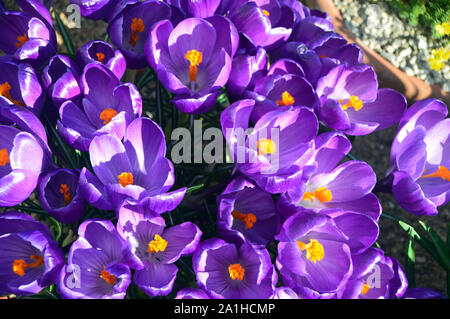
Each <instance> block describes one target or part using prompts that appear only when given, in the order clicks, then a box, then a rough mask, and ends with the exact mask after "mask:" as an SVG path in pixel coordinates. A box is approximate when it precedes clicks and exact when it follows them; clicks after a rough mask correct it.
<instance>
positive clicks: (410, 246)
mask: <svg viewBox="0 0 450 319" xmlns="http://www.w3.org/2000/svg"><path fill="white" fill-rule="evenodd" d="M405 254H406V260H405V271H406V277H407V278H408V287H410V288H414V287H416V277H415V270H414V266H415V264H416V253H415V251H414V237H413V236H409V238H408V242H407V243H406V251H405Z"/></svg>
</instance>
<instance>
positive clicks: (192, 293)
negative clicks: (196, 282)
mask: <svg viewBox="0 0 450 319" xmlns="http://www.w3.org/2000/svg"><path fill="white" fill-rule="evenodd" d="M175 299H210V297H209V296H208V294H207V293H206V292H205V291H204V290H202V289H199V288H183V289H181V290H180V291H178V293H177V296H176V297H175Z"/></svg>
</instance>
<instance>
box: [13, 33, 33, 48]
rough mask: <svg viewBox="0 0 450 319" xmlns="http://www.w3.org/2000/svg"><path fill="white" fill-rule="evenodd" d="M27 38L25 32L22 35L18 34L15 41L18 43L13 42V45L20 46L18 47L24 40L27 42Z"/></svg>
mask: <svg viewBox="0 0 450 319" xmlns="http://www.w3.org/2000/svg"><path fill="white" fill-rule="evenodd" d="M28 40H30V39H28V36H27V34H26V33H24V34H23V35H19V36H18V37H17V42H18V43H15V45H16V47H17V48H20V47H21V46H22V45H24V44H25V42H27V41H28Z"/></svg>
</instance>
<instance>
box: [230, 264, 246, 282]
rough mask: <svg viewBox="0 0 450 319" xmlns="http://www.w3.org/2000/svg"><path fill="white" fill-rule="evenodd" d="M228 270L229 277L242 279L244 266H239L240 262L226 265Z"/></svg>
mask: <svg viewBox="0 0 450 319" xmlns="http://www.w3.org/2000/svg"><path fill="white" fill-rule="evenodd" d="M228 272H229V273H230V278H231V279H233V280H236V279H238V280H242V279H244V273H245V268H243V267H242V266H241V264H234V265H230V266H229V267H228Z"/></svg>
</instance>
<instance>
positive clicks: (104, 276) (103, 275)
mask: <svg viewBox="0 0 450 319" xmlns="http://www.w3.org/2000/svg"><path fill="white" fill-rule="evenodd" d="M100 278H102V279H103V280H104V281H106V282H107V283H108V284H110V285H111V286H112V285H114V283H115V282H116V276H114V275H111V274H110V273H109V272H107V271H106V266H103V270H102V272H101V274H100Z"/></svg>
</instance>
